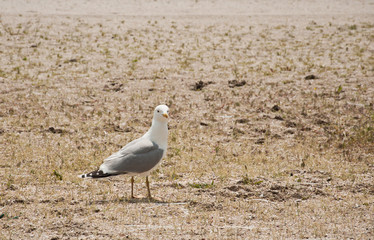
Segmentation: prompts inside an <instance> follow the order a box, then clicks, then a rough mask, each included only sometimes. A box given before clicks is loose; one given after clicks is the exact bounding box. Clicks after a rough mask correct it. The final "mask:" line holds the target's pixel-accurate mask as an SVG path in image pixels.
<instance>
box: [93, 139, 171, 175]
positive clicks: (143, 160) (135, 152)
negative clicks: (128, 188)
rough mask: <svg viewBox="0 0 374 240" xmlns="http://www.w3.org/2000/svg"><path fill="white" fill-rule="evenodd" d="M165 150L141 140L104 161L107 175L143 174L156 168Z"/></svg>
mask: <svg viewBox="0 0 374 240" xmlns="http://www.w3.org/2000/svg"><path fill="white" fill-rule="evenodd" d="M163 153H164V150H163V149H161V148H159V146H158V145H157V144H156V143H154V142H152V141H151V140H149V139H145V138H139V139H136V140H134V141H132V142H130V143H129V144H127V145H126V146H124V147H123V148H122V149H121V150H119V151H118V152H116V153H114V154H112V155H111V156H110V157H108V158H107V159H105V160H104V163H103V164H102V165H101V166H100V169H101V170H103V171H104V172H105V173H143V172H147V171H149V170H151V169H152V168H153V167H155V166H156V165H157V164H158V163H159V162H160V161H161V158H162V155H163Z"/></svg>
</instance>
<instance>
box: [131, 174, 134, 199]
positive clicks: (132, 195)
mask: <svg viewBox="0 0 374 240" xmlns="http://www.w3.org/2000/svg"><path fill="white" fill-rule="evenodd" d="M131 198H134V177H131Z"/></svg>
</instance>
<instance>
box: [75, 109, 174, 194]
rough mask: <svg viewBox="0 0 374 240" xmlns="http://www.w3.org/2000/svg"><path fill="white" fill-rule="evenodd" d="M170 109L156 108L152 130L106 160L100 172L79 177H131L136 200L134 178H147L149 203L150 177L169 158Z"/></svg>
mask: <svg viewBox="0 0 374 240" xmlns="http://www.w3.org/2000/svg"><path fill="white" fill-rule="evenodd" d="M168 119H169V108H168V107H167V106H166V105H159V106H157V107H156V108H155V110H154V113H153V119H152V126H151V128H150V129H149V130H148V131H147V132H146V133H145V134H144V135H143V136H142V137H140V138H138V139H135V140H133V141H132V142H130V143H128V144H127V145H126V146H124V147H123V148H122V149H121V150H119V151H118V152H116V153H114V154H112V155H111V156H109V157H108V158H106V159H104V163H103V164H101V166H100V167H99V169H98V170H96V171H92V172H90V173H87V174H82V175H79V177H81V178H104V177H110V176H116V175H122V174H124V175H128V176H131V198H134V176H136V175H140V176H146V178H145V181H146V185H147V190H148V199H150V200H151V199H152V196H151V191H150V189H149V181H148V175H149V174H150V172H151V171H152V170H154V169H155V168H156V167H157V166H158V165H159V164H160V162H161V159H162V158H163V157H164V156H165V155H166V149H167V146H168Z"/></svg>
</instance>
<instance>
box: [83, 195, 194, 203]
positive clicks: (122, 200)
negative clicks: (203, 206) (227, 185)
mask: <svg viewBox="0 0 374 240" xmlns="http://www.w3.org/2000/svg"><path fill="white" fill-rule="evenodd" d="M109 203H131V204H143V203H155V204H165V205H168V204H181V205H182V204H188V203H189V201H184V202H183V201H165V200H162V199H157V198H151V199H149V198H148V197H135V198H119V199H112V200H94V201H90V202H89V204H90V205H92V204H97V205H101V204H102V205H104V204H109Z"/></svg>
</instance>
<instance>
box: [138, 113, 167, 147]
mask: <svg viewBox="0 0 374 240" xmlns="http://www.w3.org/2000/svg"><path fill="white" fill-rule="evenodd" d="M144 137H149V139H151V141H153V142H155V143H156V144H157V145H158V146H159V147H160V148H162V149H164V150H166V148H167V146H168V123H167V122H161V121H156V120H155V119H153V120H152V126H151V128H150V129H149V130H148V132H147V133H146V134H144Z"/></svg>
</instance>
